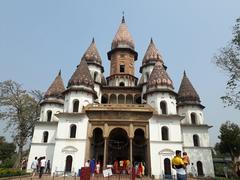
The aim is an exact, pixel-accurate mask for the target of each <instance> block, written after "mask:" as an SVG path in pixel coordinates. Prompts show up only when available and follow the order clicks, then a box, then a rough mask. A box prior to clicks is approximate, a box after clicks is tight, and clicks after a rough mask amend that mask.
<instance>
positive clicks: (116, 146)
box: [107, 128, 130, 164]
mask: <svg viewBox="0 0 240 180" xmlns="http://www.w3.org/2000/svg"><path fill="white" fill-rule="evenodd" d="M129 157H130V156H129V138H128V135H127V132H126V131H125V130H124V129H122V128H115V129H113V130H112V131H111V132H110V135H109V139H108V160H107V162H108V164H113V162H114V161H115V160H118V161H119V160H127V159H130V158H129Z"/></svg>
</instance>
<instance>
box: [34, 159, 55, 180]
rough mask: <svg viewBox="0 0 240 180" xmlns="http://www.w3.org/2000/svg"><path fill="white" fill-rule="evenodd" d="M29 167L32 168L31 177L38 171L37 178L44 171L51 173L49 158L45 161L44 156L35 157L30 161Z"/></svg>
mask: <svg viewBox="0 0 240 180" xmlns="http://www.w3.org/2000/svg"><path fill="white" fill-rule="evenodd" d="M31 169H32V177H34V176H35V175H36V173H37V172H38V173H39V178H41V177H42V175H43V173H44V172H45V173H51V168H50V160H48V161H47V162H46V157H45V156H43V157H40V158H37V157H35V158H34V160H33V161H32V164H31Z"/></svg>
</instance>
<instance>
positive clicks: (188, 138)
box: [27, 17, 214, 177]
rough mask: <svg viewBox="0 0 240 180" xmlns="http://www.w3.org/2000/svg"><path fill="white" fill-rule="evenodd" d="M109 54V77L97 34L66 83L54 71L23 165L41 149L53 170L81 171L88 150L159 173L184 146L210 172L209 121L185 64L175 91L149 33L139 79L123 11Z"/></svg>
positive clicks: (202, 172)
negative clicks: (99, 49)
mask: <svg viewBox="0 0 240 180" xmlns="http://www.w3.org/2000/svg"><path fill="white" fill-rule="evenodd" d="M107 55H108V60H109V61H110V74H109V76H108V77H106V78H105V76H104V74H103V73H104V68H106V67H103V63H102V59H101V57H100V55H99V53H98V50H97V48H96V43H95V41H94V40H93V41H92V43H91V44H90V46H89V48H88V49H87V50H86V52H85V53H84V54H83V56H82V58H81V61H80V63H79V65H78V66H77V68H76V71H75V72H74V73H73V75H72V77H71V78H70V79H69V81H68V83H67V86H66V88H65V85H64V82H63V80H62V78H61V73H59V74H58V75H57V77H56V78H55V80H54V81H53V83H52V84H51V86H50V87H49V89H48V90H47V92H46V93H45V96H44V99H43V101H42V102H41V114H40V119H39V121H38V122H37V123H36V126H35V129H34V134H33V138H32V142H31V149H30V153H29V158H28V162H29V163H28V167H27V169H28V170H30V169H31V162H32V160H33V159H34V157H35V156H37V157H41V156H46V160H50V162H51V169H52V173H54V172H56V171H58V172H59V171H62V172H64V171H65V172H73V173H74V172H78V169H80V168H81V167H83V166H84V163H85V161H86V160H88V159H92V158H95V160H96V161H100V162H101V163H102V166H103V168H105V167H106V166H107V165H110V164H113V162H114V160H123V159H125V160H126V159H128V160H130V161H131V162H132V164H135V163H136V162H144V165H145V174H146V175H149V176H151V175H154V176H155V177H159V176H160V177H164V176H166V175H174V174H176V172H175V170H174V169H172V166H171V159H172V158H173V157H174V155H175V151H176V150H181V151H185V152H187V154H188V156H189V158H190V161H191V163H194V166H195V168H196V169H197V173H198V175H199V176H214V168H213V161H212V154H211V147H210V142H209V133H208V129H209V128H211V126H209V125H207V124H206V123H205V120H204V111H203V110H204V106H203V105H202V104H201V101H200V97H199V95H198V93H197V91H196V90H195V89H194V87H193V85H192V83H191V82H190V80H189V78H188V77H187V75H186V72H184V73H183V77H182V82H181V85H180V87H179V89H178V92H176V91H175V90H174V87H173V81H172V80H171V78H170V76H169V75H168V73H167V66H166V65H165V63H164V59H163V57H162V56H161V54H160V53H159V51H158V49H157V48H156V46H155V44H154V42H153V40H152V39H151V40H150V44H149V46H148V48H147V50H146V53H145V55H144V57H142V66H141V68H140V70H139V71H140V73H141V77H140V78H139V79H138V77H136V76H135V65H134V64H135V61H136V60H137V59H138V53H137V52H136V51H135V44H134V41H133V38H132V36H131V34H130V33H129V31H128V28H127V25H126V22H125V19H124V17H123V19H122V22H121V23H120V26H119V29H118V31H117V33H116V35H115V37H114V39H113V41H112V45H111V49H110V51H109V52H108V53H107ZM104 61H105V60H104ZM189 171H190V169H189V170H188V172H189Z"/></svg>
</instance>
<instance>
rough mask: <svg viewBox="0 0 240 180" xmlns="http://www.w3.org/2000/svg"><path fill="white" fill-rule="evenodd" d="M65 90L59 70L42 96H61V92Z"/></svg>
mask: <svg viewBox="0 0 240 180" xmlns="http://www.w3.org/2000/svg"><path fill="white" fill-rule="evenodd" d="M63 91H65V87H64V84H63V80H62V77H61V71H59V73H58V75H57V77H56V78H55V80H54V81H53V83H52V84H51V86H50V87H49V88H48V90H47V92H46V93H45V95H44V98H48V97H62V93H63Z"/></svg>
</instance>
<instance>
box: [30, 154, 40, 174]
mask: <svg viewBox="0 0 240 180" xmlns="http://www.w3.org/2000/svg"><path fill="white" fill-rule="evenodd" d="M37 166H38V160H37V157H35V159H34V160H33V161H32V164H31V169H32V177H34V176H35V174H36V172H37Z"/></svg>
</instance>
